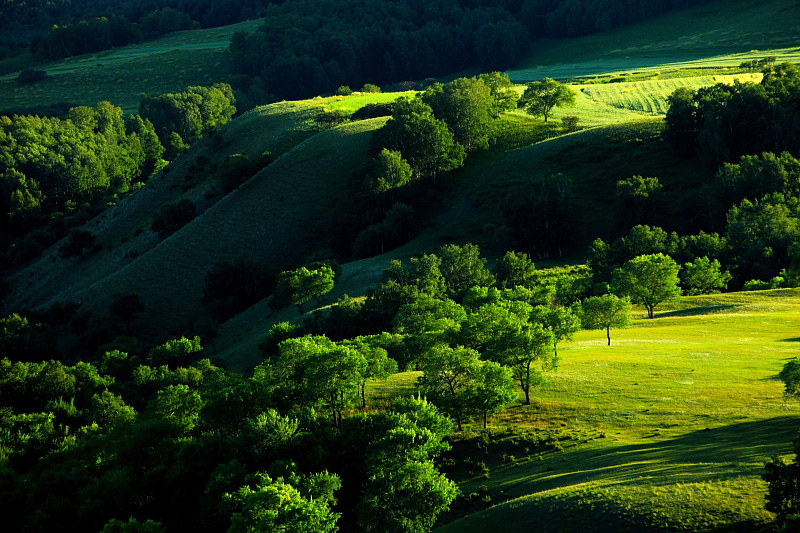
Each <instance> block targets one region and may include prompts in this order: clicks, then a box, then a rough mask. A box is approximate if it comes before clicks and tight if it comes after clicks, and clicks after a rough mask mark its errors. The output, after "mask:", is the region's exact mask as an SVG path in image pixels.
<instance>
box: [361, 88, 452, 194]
mask: <svg viewBox="0 0 800 533" xmlns="http://www.w3.org/2000/svg"><path fill="white" fill-rule="evenodd" d="M372 142H373V145H374V146H375V147H376V151H377V149H380V148H387V149H389V150H393V151H397V152H400V154H402V156H403V159H405V160H406V161H407V162H408V164H409V165H411V169H412V170H413V172H414V179H415V180H419V179H422V178H423V177H424V178H435V177H436V175H437V174H439V173H440V172H446V171H448V170H453V169H455V168H459V167H461V166H462V165H463V164H464V159H465V157H466V152H465V151H464V147H463V146H461V145H460V144H458V143H457V142H456V141H455V139H454V138H453V134H452V133H451V132H450V130H449V129H448V128H447V124H445V123H444V122H443V121H441V120H438V119H437V118H436V117H435V116H434V114H433V110H432V109H431V107H430V106H429V105H427V104H425V103H424V102H423V101H422V100H420V99H419V98H412V99H408V98H404V97H401V98H398V99H397V102H396V104H395V108H394V111H393V112H392V118H391V119H390V120H389V121H388V122H387V123H386V124H385V125H384V126H383V128H381V129H380V130H378V131H377V132H376V133H375V135H374V136H373V140H372Z"/></svg>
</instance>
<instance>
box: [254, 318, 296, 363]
mask: <svg viewBox="0 0 800 533" xmlns="http://www.w3.org/2000/svg"><path fill="white" fill-rule="evenodd" d="M301 334H302V328H301V327H300V326H298V325H297V324H292V323H291V322H286V321H284V322H278V323H277V324H273V325H272V327H270V328H269V332H268V333H267V336H266V337H264V342H262V343H261V344H259V345H258V348H259V350H261V353H262V354H263V355H264V357H271V356H273V355H278V353H279V350H278V345H279V344H280V343H282V342H283V341H285V340H286V339H291V338H294V337H299V336H300V335H301Z"/></svg>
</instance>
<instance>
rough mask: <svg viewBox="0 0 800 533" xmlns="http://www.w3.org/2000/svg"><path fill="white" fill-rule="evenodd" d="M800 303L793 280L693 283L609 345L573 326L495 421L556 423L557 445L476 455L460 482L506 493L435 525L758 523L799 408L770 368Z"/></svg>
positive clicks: (520, 527) (589, 527)
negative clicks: (542, 377) (532, 383)
mask: <svg viewBox="0 0 800 533" xmlns="http://www.w3.org/2000/svg"><path fill="white" fill-rule="evenodd" d="M798 306H800V292H799V291H798V290H796V289H794V290H783V291H767V292H754V293H738V294H726V295H717V296H704V297H690V298H683V299H682V300H681V302H680V303H679V304H676V305H675V306H672V307H668V308H665V309H663V310H662V311H661V312H658V313H656V319H655V320H646V319H641V320H637V321H635V323H634V326H633V327H632V328H631V329H628V330H619V331H617V332H616V333H613V332H612V343H611V346H605V339H603V332H589V331H584V332H580V333H579V334H577V335H576V337H575V340H574V341H573V342H569V343H565V344H564V347H563V349H562V348H559V353H563V359H562V364H561V366H560V368H559V370H558V372H555V373H552V374H550V375H549V376H548V384H546V385H544V386H543V387H541V388H539V389H538V390H537V392H536V400H535V405H533V406H531V407H525V406H520V407H518V408H515V409H510V410H508V411H507V412H506V413H504V414H503V415H500V416H498V417H496V418H495V420H493V422H492V425H493V427H494V430H495V431H499V432H500V434H502V432H503V431H504V430H505V431H510V430H511V429H512V428H516V430H517V431H520V430H521V429H522V428H528V429H530V430H534V429H537V430H539V431H550V432H557V433H558V432H560V433H561V434H562V435H563V436H564V438H565V440H564V441H563V442H564V446H563V448H564V450H563V451H558V450H556V451H548V452H545V453H542V452H537V451H535V448H534V449H532V450H531V451H526V450H525V449H523V447H522V445H519V444H518V445H517V446H516V447H514V446H510V449H509V450H508V452H507V453H508V454H513V455H514V456H515V459H514V460H513V461H510V460H508V459H506V460H502V459H501V457H499V456H498V455H496V454H495V453H490V454H488V455H487V456H484V458H482V459H480V460H482V461H484V462H485V463H486V464H487V465H488V466H489V468H490V471H491V473H490V475H489V476H488V478H482V477H479V476H477V477H472V478H471V479H465V480H464V481H463V482H462V485H461V486H462V490H464V491H467V492H469V491H474V490H476V489H478V488H479V487H480V486H481V485H485V486H486V487H488V491H489V492H488V494H489V495H490V496H491V497H492V501H493V502H496V501H498V499H499V500H500V501H502V500H503V499H507V500H508V501H505V502H504V503H501V504H499V505H496V506H494V507H491V508H489V509H487V510H485V511H482V512H478V513H475V514H473V515H470V516H468V517H466V518H463V519H460V520H457V521H455V522H453V523H451V524H448V525H447V526H445V527H442V528H440V529H439V530H438V531H442V532H449V531H468V532H471V531H483V530H484V527H485V524H486V523H502V524H504V530H506V531H530V530H531V529H534V528H535V529H536V530H538V531H567V530H577V529H580V530H585V531H613V530H627V529H630V530H640V531H641V530H647V531H711V530H713V531H720V530H721V531H729V530H730V531H753V530H755V531H764V530H767V529H766V527H765V523H767V522H769V521H770V520H771V516H770V514H769V513H767V512H765V511H764V510H763V494H764V491H765V487H766V485H765V484H764V483H763V482H762V481H761V480H760V475H761V473H762V471H763V463H764V461H766V460H768V459H769V458H770V457H771V456H773V455H783V454H788V453H789V452H790V450H791V445H790V442H791V440H792V438H793V436H794V435H795V433H796V432H797V427H798V421H800V416H798V415H800V405H798V403H797V402H793V401H790V402H786V401H784V400H783V399H782V390H783V389H782V384H781V382H780V381H779V380H777V379H776V374H777V372H778V371H779V370H780V369H781V368H782V366H783V364H784V362H785V361H786V360H787V358H790V357H794V356H796V355H797V340H798V339H797V338H796V337H795V336H794V335H793V333H792V332H796V331H798V328H800V307H798ZM532 448H533V447H532ZM477 460H478V459H475V461H477Z"/></svg>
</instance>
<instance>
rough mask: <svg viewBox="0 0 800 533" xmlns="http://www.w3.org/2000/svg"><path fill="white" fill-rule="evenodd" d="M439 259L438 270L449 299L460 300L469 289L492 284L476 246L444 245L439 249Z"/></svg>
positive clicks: (484, 262)
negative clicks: (440, 262) (440, 261)
mask: <svg viewBox="0 0 800 533" xmlns="http://www.w3.org/2000/svg"><path fill="white" fill-rule="evenodd" d="M439 257H440V258H441V260H442V264H441V266H440V267H439V270H440V271H441V272H442V276H443V277H444V282H445V286H446V288H447V295H448V296H449V297H451V298H456V299H460V298H461V297H463V295H464V293H465V292H466V291H467V290H468V289H470V288H471V287H476V286H477V287H481V286H487V287H488V286H489V285H491V284H492V281H493V278H492V273H491V272H489V270H488V269H487V268H486V259H484V258H483V257H481V251H480V248H478V246H477V245H476V244H472V243H468V244H465V245H464V246H458V245H455V244H445V245H443V246H442V247H441V248H440V249H439Z"/></svg>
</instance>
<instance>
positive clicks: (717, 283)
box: [681, 257, 731, 294]
mask: <svg viewBox="0 0 800 533" xmlns="http://www.w3.org/2000/svg"><path fill="white" fill-rule="evenodd" d="M730 279H731V273H730V272H728V271H727V270H726V271H725V272H722V266H721V265H720V263H719V261H717V260H716V259H714V260H711V259H709V258H708V257H698V258H697V259H695V260H694V262H693V263H692V262H689V263H686V264H685V265H684V266H683V272H682V273H681V280H682V281H683V285H684V286H685V287H687V288H688V290H687V293H688V294H711V293H715V292H719V291H720V289H725V288H727V286H728V282H729V281H730Z"/></svg>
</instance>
